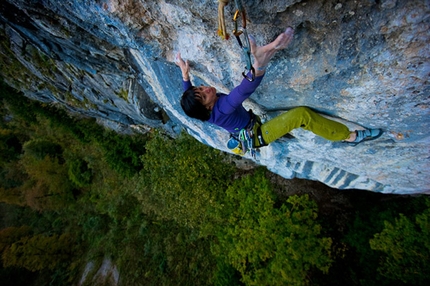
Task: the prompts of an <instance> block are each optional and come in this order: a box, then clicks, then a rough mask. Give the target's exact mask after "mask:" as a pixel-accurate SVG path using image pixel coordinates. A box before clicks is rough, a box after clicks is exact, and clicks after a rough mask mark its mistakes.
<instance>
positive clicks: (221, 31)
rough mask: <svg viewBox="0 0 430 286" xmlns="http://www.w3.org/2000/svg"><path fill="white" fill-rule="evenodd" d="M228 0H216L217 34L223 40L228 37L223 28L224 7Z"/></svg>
mask: <svg viewBox="0 0 430 286" xmlns="http://www.w3.org/2000/svg"><path fill="white" fill-rule="evenodd" d="M228 1H229V0H218V36H220V37H221V38H222V39H223V40H228V39H229V37H230V36H229V34H228V33H227V31H226V29H225V20H224V7H225V6H226V5H227V4H228Z"/></svg>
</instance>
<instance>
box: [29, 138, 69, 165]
mask: <svg viewBox="0 0 430 286" xmlns="http://www.w3.org/2000/svg"><path fill="white" fill-rule="evenodd" d="M23 149H24V152H25V153H26V154H27V155H29V156H33V157H34V158H36V159H37V160H43V159H44V158H45V157H46V156H50V157H57V158H58V157H59V156H60V155H61V154H62V153H63V150H62V148H61V146H60V145H58V144H55V143H53V142H51V141H48V140H46V139H40V138H36V139H33V140H30V141H27V142H25V143H24V146H23Z"/></svg>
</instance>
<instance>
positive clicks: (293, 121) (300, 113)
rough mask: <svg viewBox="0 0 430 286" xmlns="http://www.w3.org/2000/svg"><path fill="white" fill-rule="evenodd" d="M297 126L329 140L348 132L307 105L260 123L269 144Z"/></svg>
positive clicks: (343, 137) (348, 132)
mask: <svg viewBox="0 0 430 286" xmlns="http://www.w3.org/2000/svg"><path fill="white" fill-rule="evenodd" d="M299 127H301V128H303V129H306V130H309V131H311V132H313V133H314V134H316V135H318V136H321V137H323V138H325V139H327V140H331V141H340V140H344V139H346V138H348V137H349V134H350V131H349V129H348V127H346V126H345V125H343V124H342V123H339V122H337V121H333V120H330V119H327V118H325V117H323V116H321V115H319V114H318V113H316V112H314V111H312V110H311V109H309V108H308V107H297V108H294V109H291V110H289V111H288V112H285V113H283V114H281V115H279V116H277V117H275V118H273V119H271V120H269V121H267V122H266V123H264V124H263V125H261V134H262V136H263V139H264V141H265V143H266V144H269V143H270V142H273V141H275V140H276V139H278V138H280V137H282V136H284V135H285V134H287V133H288V132H290V131H291V130H293V129H296V128H299ZM256 143H257V142H256ZM257 144H258V143H257Z"/></svg>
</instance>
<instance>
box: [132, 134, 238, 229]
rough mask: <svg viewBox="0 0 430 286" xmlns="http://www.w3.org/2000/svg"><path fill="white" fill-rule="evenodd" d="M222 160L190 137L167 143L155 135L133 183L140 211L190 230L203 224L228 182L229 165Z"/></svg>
mask: <svg viewBox="0 0 430 286" xmlns="http://www.w3.org/2000/svg"><path fill="white" fill-rule="evenodd" d="M223 158H224V156H223V155H222V154H221V153H220V152H219V151H218V150H214V149H212V148H209V147H208V146H205V145H203V144H201V143H199V142H197V141H196V140H195V139H193V138H192V137H191V136H188V135H185V134H182V135H181V136H180V137H179V138H177V139H176V140H170V139H168V138H166V137H164V136H162V135H160V134H159V135H156V136H155V137H154V138H153V139H152V140H151V141H150V142H148V144H147V145H146V153H145V155H143V156H142V161H143V162H144V168H143V170H142V172H141V173H140V176H139V177H138V179H137V183H136V192H135V195H136V197H137V198H138V199H139V200H140V202H141V203H142V209H143V211H144V212H145V213H147V214H151V213H153V214H155V215H156V216H157V217H158V218H160V219H164V220H174V221H176V222H177V223H179V224H180V225H182V226H187V227H191V228H194V227H199V226H201V225H202V224H203V223H206V222H207V220H209V219H210V218H209V213H210V211H211V209H213V208H214V207H215V205H216V201H217V200H218V198H219V197H220V196H222V195H223V193H224V190H225V189H226V188H227V185H228V184H229V183H230V180H231V174H232V171H233V169H232V166H230V165H227V164H225V163H224V162H223Z"/></svg>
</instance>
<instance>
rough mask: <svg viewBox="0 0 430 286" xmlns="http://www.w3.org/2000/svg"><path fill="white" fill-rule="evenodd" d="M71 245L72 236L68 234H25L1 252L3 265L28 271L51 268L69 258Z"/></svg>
mask: <svg viewBox="0 0 430 286" xmlns="http://www.w3.org/2000/svg"><path fill="white" fill-rule="evenodd" d="M71 246H72V238H71V236H70V235H68V234H62V235H57V234H54V235H52V236H45V235H43V234H38V235H34V236H25V237H23V238H21V239H20V240H19V241H18V242H15V243H13V244H12V245H11V246H10V247H9V248H7V249H6V250H5V251H4V252H3V255H2V259H3V265H4V267H10V266H16V267H24V268H26V269H28V270H30V271H39V270H43V269H49V270H53V269H55V268H56V267H58V266H59V265H61V264H62V263H63V262H65V261H67V260H68V259H70V258H71V256H72V247H71Z"/></svg>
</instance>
